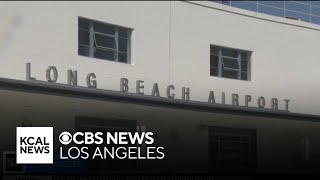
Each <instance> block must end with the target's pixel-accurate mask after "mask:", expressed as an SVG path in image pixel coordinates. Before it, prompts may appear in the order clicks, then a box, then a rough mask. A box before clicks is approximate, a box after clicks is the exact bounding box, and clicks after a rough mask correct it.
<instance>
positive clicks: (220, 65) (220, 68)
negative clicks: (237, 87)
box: [210, 44, 252, 81]
mask: <svg viewBox="0 0 320 180" xmlns="http://www.w3.org/2000/svg"><path fill="white" fill-rule="evenodd" d="M211 48H216V49H217V50H218V54H214V53H213V52H211ZM222 49H231V50H235V51H237V57H230V56H226V55H223V54H222ZM242 53H247V57H246V59H245V58H241V54H242ZM251 55H252V51H248V50H242V49H236V48H230V47H224V46H217V45H213V44H210V60H211V56H218V67H214V66H211V62H210V76H214V77H220V78H226V79H234V80H242V81H251ZM223 58H228V59H234V60H237V62H238V66H239V69H233V68H225V67H224V60H223ZM243 61H246V62H247V70H246V71H243V70H242V62H243ZM212 68H215V69H217V70H218V73H217V74H218V75H211V73H212V72H211V69H212ZM224 70H227V71H235V72H237V78H231V77H224V76H223V71H224ZM242 73H246V74H247V77H246V79H242Z"/></svg>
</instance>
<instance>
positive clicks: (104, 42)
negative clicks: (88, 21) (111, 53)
mask: <svg viewBox="0 0 320 180" xmlns="http://www.w3.org/2000/svg"><path fill="white" fill-rule="evenodd" d="M94 37H95V38H94V39H95V45H96V47H102V48H112V49H115V48H116V43H115V38H114V37H109V36H104V35H101V34H94Z"/></svg>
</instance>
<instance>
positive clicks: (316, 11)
mask: <svg viewBox="0 0 320 180" xmlns="http://www.w3.org/2000/svg"><path fill="white" fill-rule="evenodd" d="M311 14H312V15H316V16H320V7H316V6H312V7H311Z"/></svg>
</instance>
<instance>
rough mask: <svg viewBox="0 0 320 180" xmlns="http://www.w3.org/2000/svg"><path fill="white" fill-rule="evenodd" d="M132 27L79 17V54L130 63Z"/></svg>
mask: <svg viewBox="0 0 320 180" xmlns="http://www.w3.org/2000/svg"><path fill="white" fill-rule="evenodd" d="M131 31H132V30H131V29H129V28H124V27H120V26H116V25H112V24H107V23H102V22H99V21H93V20H89V19H85V18H81V17H79V18H78V54H79V55H81V56H87V57H94V58H99V59H104V60H110V61H116V62H122V63H130V49H131V47H130V40H131V38H130V37H131Z"/></svg>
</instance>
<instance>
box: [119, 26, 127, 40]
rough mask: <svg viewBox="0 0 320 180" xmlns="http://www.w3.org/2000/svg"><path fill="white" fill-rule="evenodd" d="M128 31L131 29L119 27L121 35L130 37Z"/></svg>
mask: <svg viewBox="0 0 320 180" xmlns="http://www.w3.org/2000/svg"><path fill="white" fill-rule="evenodd" d="M128 31H129V30H127V29H125V28H119V29H118V34H119V37H122V38H128Z"/></svg>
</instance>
